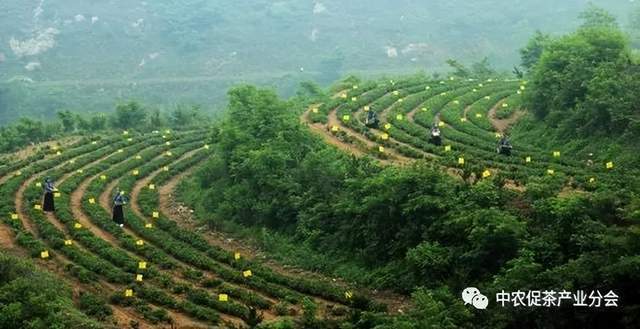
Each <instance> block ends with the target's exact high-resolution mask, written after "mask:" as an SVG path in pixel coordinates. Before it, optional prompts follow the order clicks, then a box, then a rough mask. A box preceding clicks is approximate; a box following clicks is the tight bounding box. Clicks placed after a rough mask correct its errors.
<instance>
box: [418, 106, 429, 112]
mask: <svg viewBox="0 0 640 329" xmlns="http://www.w3.org/2000/svg"><path fill="white" fill-rule="evenodd" d="M420 110H421V111H422V112H427V111H429V109H428V108H426V107H423V108H421V109H420Z"/></svg>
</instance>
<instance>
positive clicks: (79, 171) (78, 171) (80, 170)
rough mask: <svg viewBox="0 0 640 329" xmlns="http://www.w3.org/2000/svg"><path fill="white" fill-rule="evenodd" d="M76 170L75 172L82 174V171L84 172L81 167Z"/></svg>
mask: <svg viewBox="0 0 640 329" xmlns="http://www.w3.org/2000/svg"><path fill="white" fill-rule="evenodd" d="M76 172H77V173H78V174H82V173H83V172H84V170H82V169H78V170H76Z"/></svg>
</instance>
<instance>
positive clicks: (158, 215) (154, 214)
mask: <svg viewBox="0 0 640 329" xmlns="http://www.w3.org/2000/svg"><path fill="white" fill-rule="evenodd" d="M151 216H152V217H153V218H160V213H159V212H157V211H154V212H153V213H152V214H151Z"/></svg>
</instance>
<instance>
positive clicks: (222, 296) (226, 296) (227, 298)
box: [218, 294, 229, 302]
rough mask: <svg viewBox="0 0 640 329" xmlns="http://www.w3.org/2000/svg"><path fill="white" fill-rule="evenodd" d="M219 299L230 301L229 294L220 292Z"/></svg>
mask: <svg viewBox="0 0 640 329" xmlns="http://www.w3.org/2000/svg"><path fill="white" fill-rule="evenodd" d="M218 300H219V301H221V302H228V301H229V295H227V294H219V295H218Z"/></svg>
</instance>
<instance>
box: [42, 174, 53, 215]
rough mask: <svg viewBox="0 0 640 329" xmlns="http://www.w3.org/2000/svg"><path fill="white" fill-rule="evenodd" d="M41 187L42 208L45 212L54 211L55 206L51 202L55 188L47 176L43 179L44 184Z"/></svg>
mask: <svg viewBox="0 0 640 329" xmlns="http://www.w3.org/2000/svg"><path fill="white" fill-rule="evenodd" d="M42 188H43V189H44V200H43V202H42V210H43V211H47V212H53V211H55V210H56V207H55V205H54V202H53V192H55V190H56V188H55V186H54V185H53V182H52V181H51V179H50V178H49V177H47V178H45V179H44V185H43V186H42Z"/></svg>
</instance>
